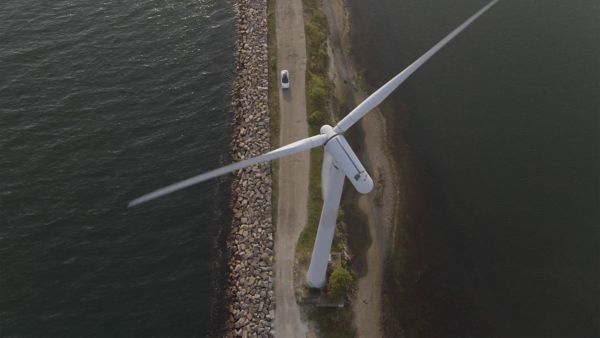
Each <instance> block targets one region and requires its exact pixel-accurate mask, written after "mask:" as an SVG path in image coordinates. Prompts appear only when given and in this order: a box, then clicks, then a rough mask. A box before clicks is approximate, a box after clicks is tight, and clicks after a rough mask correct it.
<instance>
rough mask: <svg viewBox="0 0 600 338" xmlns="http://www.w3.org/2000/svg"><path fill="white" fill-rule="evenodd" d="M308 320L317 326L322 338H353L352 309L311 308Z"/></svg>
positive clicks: (346, 307) (354, 333)
mask: <svg viewBox="0 0 600 338" xmlns="http://www.w3.org/2000/svg"><path fill="white" fill-rule="evenodd" d="M307 314H308V319H310V320H311V321H313V322H314V323H317V325H318V326H319V333H320V337H324V338H338V337H339V338H347V337H355V336H356V332H354V327H353V326H352V325H349V323H352V308H351V307H350V306H345V307H343V308H341V309H335V308H334V309H332V308H311V309H310V310H309V311H308V313H307Z"/></svg>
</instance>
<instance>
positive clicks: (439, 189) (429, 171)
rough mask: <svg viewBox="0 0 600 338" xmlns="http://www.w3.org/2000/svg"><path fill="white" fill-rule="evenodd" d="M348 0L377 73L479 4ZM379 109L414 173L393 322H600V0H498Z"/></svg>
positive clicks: (436, 326)
mask: <svg viewBox="0 0 600 338" xmlns="http://www.w3.org/2000/svg"><path fill="white" fill-rule="evenodd" d="M350 2H351V4H352V7H353V10H354V11H353V18H354V25H353V29H354V36H353V40H354V47H355V48H354V52H355V54H356V57H357V60H358V62H359V64H360V65H362V66H363V67H364V68H366V69H367V71H366V73H365V75H366V78H367V80H368V81H369V83H370V84H371V85H372V86H379V85H381V84H383V83H384V82H385V81H386V80H387V79H388V78H390V77H391V76H393V75H394V74H396V73H397V72H398V71H400V70H401V69H403V68H404V67H406V66H407V65H408V64H410V63H411V62H412V61H413V60H414V59H416V58H417V57H418V56H420V55H421V54H422V53H423V52H425V51H426V50H427V49H428V48H430V47H431V46H432V45H433V44H435V43H436V42H437V41H438V40H439V39H441V38H442V37H443V36H445V35H446V34H447V33H448V32H450V31H451V30H452V29H453V28H454V27H455V26H457V25H458V24H459V23H460V22H462V21H463V20H464V19H466V18H467V17H468V16H470V15H471V14H472V13H474V12H475V11H476V10H477V9H478V8H480V7H481V6H483V5H484V4H485V3H486V1H485V0H460V1H439V0H418V1H417V0H404V1H396V0H352V1H350ZM366 65H369V66H368V67H366ZM385 108H386V116H387V117H388V119H389V121H390V123H391V125H392V127H391V128H392V131H393V135H394V136H393V137H394V141H395V142H394V144H395V147H396V150H395V152H396V153H397V155H399V156H398V157H399V158H402V159H401V160H400V162H401V163H402V165H401V166H402V167H403V174H406V175H408V181H407V182H404V184H403V188H405V189H407V190H408V191H404V192H403V196H404V197H406V199H407V202H405V203H406V204H407V206H408V210H407V212H406V213H405V214H403V215H401V217H402V219H403V222H404V224H405V228H404V229H403V233H402V235H401V237H402V236H404V242H403V240H398V239H397V242H396V244H403V245H404V247H405V248H406V249H405V252H403V251H402V250H397V251H396V256H394V257H393V260H392V262H393V263H392V264H397V266H390V267H389V269H388V270H389V271H390V275H392V276H393V277H395V278H394V279H393V280H394V281H393V282H391V283H390V284H389V285H388V288H387V290H388V291H389V292H390V296H391V297H392V299H393V300H392V305H393V307H394V308H395V309H396V310H397V311H396V313H395V314H394V316H395V317H393V318H388V319H387V323H388V324H390V323H392V322H396V321H397V322H398V323H400V326H401V327H402V330H404V333H405V334H407V335H408V336H431V335H433V336H544V337H548V336H600V249H599V247H600V230H599V229H600V2H598V1H596V0H577V1H568V2H566V1H559V0H547V1H508V0H507V1H500V2H499V3H498V4H497V5H496V6H495V7H494V8H492V9H491V10H490V11H489V12H488V13H486V14H485V15H484V16H483V17H481V18H480V19H479V20H478V21H476V22H475V23H474V24H473V25H472V26H471V27H469V28H468V29H467V30H466V31H465V32H464V33H463V34H462V35H461V36H459V38H458V39H456V40H454V41H453V42H452V43H451V44H450V45H448V46H447V47H445V48H444V49H443V50H442V51H441V52H440V53H439V54H438V55H436V56H435V57H434V58H433V59H432V60H430V61H429V62H428V63H427V64H426V65H425V66H424V67H423V68H422V69H421V70H419V71H418V72H417V73H415V74H414V75H413V77H412V78H411V79H410V80H409V81H408V82H407V83H406V84H405V85H403V87H401V89H399V90H398V91H397V92H396V93H395V94H394V96H393V98H392V100H390V101H389V102H388V104H387V105H386V106H385ZM400 254H402V256H401V257H400ZM398 262H402V263H403V264H401V266H398ZM388 280H389V279H388Z"/></svg>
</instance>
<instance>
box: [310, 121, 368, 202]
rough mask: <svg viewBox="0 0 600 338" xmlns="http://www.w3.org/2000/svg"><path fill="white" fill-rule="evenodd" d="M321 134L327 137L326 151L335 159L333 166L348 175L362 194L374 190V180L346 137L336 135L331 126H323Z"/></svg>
mask: <svg viewBox="0 0 600 338" xmlns="http://www.w3.org/2000/svg"><path fill="white" fill-rule="evenodd" d="M321 134H322V135H325V136H327V141H325V151H326V152H327V153H328V154H329V155H331V157H332V158H333V165H335V166H336V167H338V169H340V170H341V171H342V172H343V173H344V175H346V177H347V178H348V180H349V181H350V183H352V185H353V186H354V188H356V190H357V191H358V192H360V193H361V194H367V193H369V192H370V191H371V190H373V179H371V176H369V173H367V170H366V169H365V167H364V166H363V165H362V163H360V161H359V159H358V157H357V156H356V154H355V153H354V151H353V150H352V148H350V145H349V144H348V141H346V138H345V137H344V135H342V134H338V133H336V132H335V131H334V129H333V127H331V126H330V125H324V126H322V127H321Z"/></svg>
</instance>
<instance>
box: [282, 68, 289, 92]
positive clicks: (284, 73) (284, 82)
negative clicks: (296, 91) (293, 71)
mask: <svg viewBox="0 0 600 338" xmlns="http://www.w3.org/2000/svg"><path fill="white" fill-rule="evenodd" d="M281 88H282V89H288V88H290V73H289V72H288V71H287V69H284V70H282V71H281Z"/></svg>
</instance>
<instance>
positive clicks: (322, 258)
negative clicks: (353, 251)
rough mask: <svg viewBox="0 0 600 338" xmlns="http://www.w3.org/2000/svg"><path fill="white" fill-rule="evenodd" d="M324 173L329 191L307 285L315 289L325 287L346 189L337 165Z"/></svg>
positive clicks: (343, 175) (322, 212)
mask: <svg viewBox="0 0 600 338" xmlns="http://www.w3.org/2000/svg"><path fill="white" fill-rule="evenodd" d="M323 173H324V174H325V175H327V180H326V181H327V190H326V191H325V193H324V196H323V211H321V219H320V220H319V228H318V229H317V237H316V238H315V245H314V247H313V252H312V256H311V258H310V266H309V267H308V276H307V278H306V283H307V284H308V286H310V287H313V288H321V287H323V286H324V285H325V277H326V274H327V263H328V262H329V253H330V251H331V243H332V241H333V233H334V232H335V220H336V219H337V214H338V209H339V207H340V199H341V197H342V190H343V189H344V179H345V178H346V176H345V174H344V173H343V172H342V171H341V170H340V169H338V168H337V167H336V166H335V163H333V165H332V162H330V163H329V166H328V167H326V168H323Z"/></svg>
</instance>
